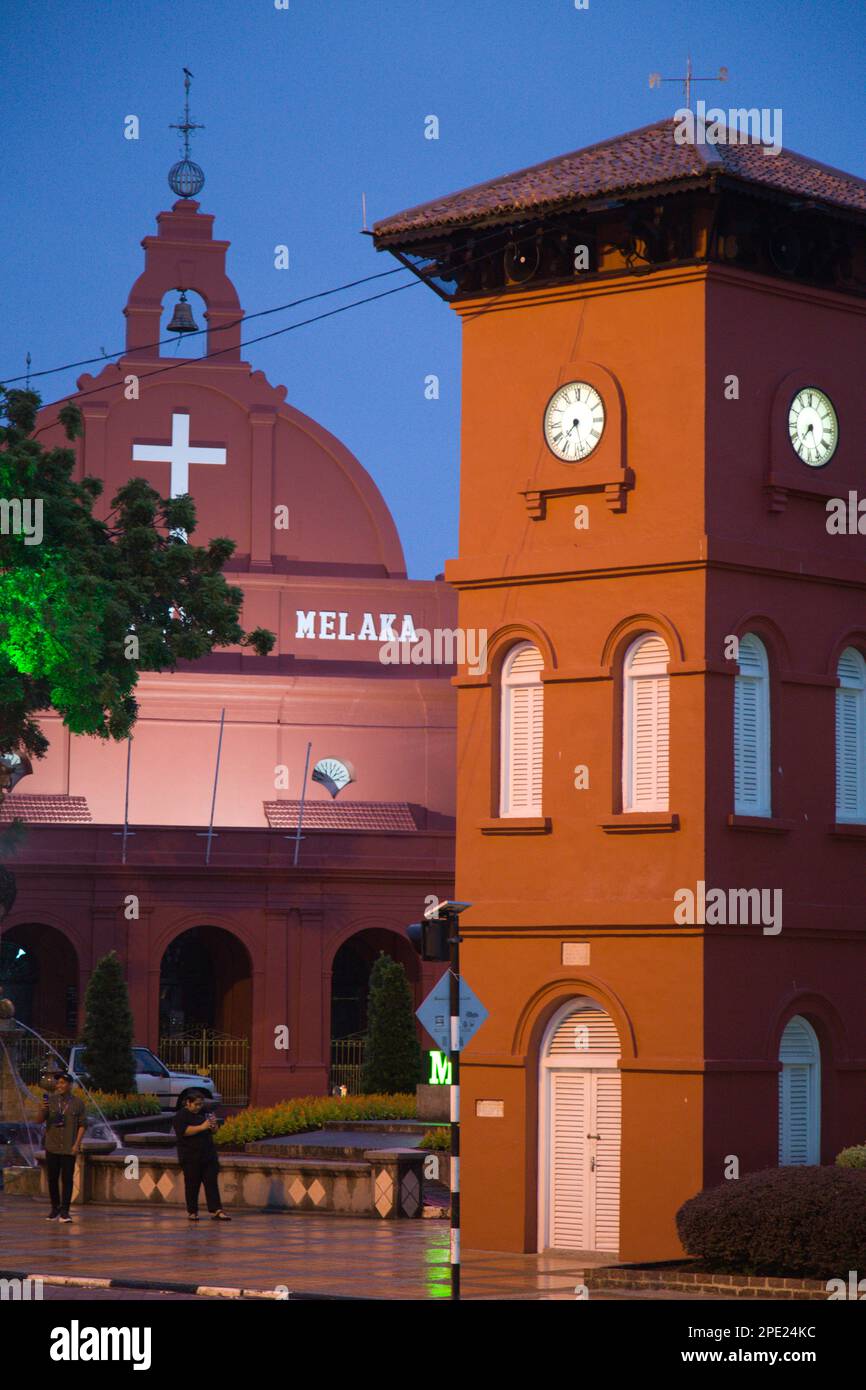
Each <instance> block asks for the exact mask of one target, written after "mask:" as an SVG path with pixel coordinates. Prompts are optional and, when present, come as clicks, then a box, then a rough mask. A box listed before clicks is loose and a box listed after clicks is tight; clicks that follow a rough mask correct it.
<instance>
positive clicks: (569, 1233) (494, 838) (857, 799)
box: [374, 121, 866, 1260]
mask: <svg viewBox="0 0 866 1390" xmlns="http://www.w3.org/2000/svg"><path fill="white" fill-rule="evenodd" d="M676 129H677V128H676V126H675V123H674V122H673V121H663V122H660V123H658V124H655V125H652V126H649V127H646V128H645V129H642V130H638V131H634V132H632V133H630V134H627V135H624V136H621V137H619V138H617V139H612V140H608V141H605V142H603V143H601V144H599V145H595V146H591V147H589V148H587V149H582V150H577V151H576V152H574V153H572V154H568V155H565V156H562V157H560V158H556V159H552V160H550V161H548V162H547V163H544V164H541V165H538V166H535V167H534V168H530V169H524V170H521V171H518V172H517V173H513V174H509V175H506V176H504V177H500V178H497V179H494V180H493V181H491V182H490V183H485V184H480V185H477V186H475V187H473V188H470V189H466V190H463V191H462V192H458V193H456V194H453V195H451V196H449V197H442V198H438V199H437V200H436V201H435V202H432V203H429V204H426V205H423V206H420V207H416V208H412V209H410V210H408V211H406V212H403V213H399V214H397V215H395V216H393V217H390V218H388V219H386V220H385V221H383V222H380V223H379V224H378V225H377V226H376V228H375V229H374V235H375V240H376V245H377V246H378V247H379V248H380V249H387V250H390V251H392V252H393V253H394V254H395V255H396V256H398V258H400V259H401V260H402V261H403V262H404V263H405V264H407V265H410V266H411V267H412V268H413V269H414V270H415V271H416V273H417V274H418V275H419V276H421V277H422V278H423V279H425V280H426V281H427V282H428V283H429V284H430V286H431V287H432V288H433V289H435V290H437V292H438V293H440V294H441V295H442V296H443V297H445V298H446V299H448V300H450V302H451V304H452V306H453V308H454V310H455V312H456V313H458V314H459V316H460V318H461V320H462V324H463V363H464V366H463V371H464V377H463V436H462V463H461V498H460V539H459V555H458V557H457V558H456V559H455V560H453V561H452V562H451V563H450V565H449V567H448V569H447V571H446V577H447V578H448V579H449V581H450V582H451V584H452V585H453V586H454V587H455V588H456V589H457V590H458V591H459V603H460V608H459V621H460V626H461V628H462V629H463V630H464V631H465V632H469V631H471V630H473V629H478V630H482V629H486V631H487V634H488V636H487V661H486V665H485V668H484V669H483V671H480V672H478V671H474V672H473V671H470V670H468V669H464V670H462V671H461V672H460V673H459V675H458V677H457V679H456V683H457V685H458V691H459V693H458V769H459V772H458V798H457V800H458V831H457V881H456V896H457V897H458V898H460V899H462V900H465V901H467V902H469V903H471V904H472V908H471V910H467V911H466V912H465V913H464V915H463V917H462V918H461V934H462V940H463V952H462V965H463V969H464V970H465V975H466V978H467V981H468V983H469V984H470V985H471V986H472V988H473V989H474V990H475V991H476V993H477V994H478V995H479V997H480V998H481V999H482V1001H483V1002H484V1004H485V1005H486V1007H487V1008H488V1010H489V1014H490V1016H489V1019H488V1021H487V1023H486V1024H485V1026H484V1028H483V1030H481V1031H480V1032H479V1034H478V1035H477V1037H476V1038H475V1039H473V1041H472V1043H471V1044H470V1046H469V1047H468V1049H467V1051H466V1053H465V1055H464V1057H463V1059H462V1066H461V1081H462V1087H461V1090H462V1095H461V1116H462V1119H463V1122H464V1124H463V1128H464V1135H463V1140H462V1162H461V1170H462V1171H461V1188H462V1214H463V1223H464V1240H465V1243H466V1244H467V1245H468V1246H471V1247H480V1248H487V1249H493V1248H496V1249H505V1250H515V1251H526V1250H536V1249H547V1248H552V1249H557V1248H560V1249H569V1250H587V1251H594V1252H600V1253H601V1255H603V1256H609V1257H613V1256H614V1255H615V1254H616V1252H619V1255H620V1258H621V1259H625V1260H645V1259H666V1258H671V1257H674V1256H676V1255H677V1254H679V1253H680V1245H679V1242H678V1238H677V1230H676V1222H675V1215H676V1212H677V1209H678V1208H679V1207H680V1205H681V1204H682V1203H683V1202H684V1201H686V1200H687V1199H688V1198H689V1197H691V1196H693V1195H694V1194H695V1193H696V1192H698V1191H699V1190H701V1189H702V1188H706V1187H712V1186H715V1185H718V1184H721V1183H724V1182H727V1181H733V1180H735V1179H736V1178H737V1177H738V1176H742V1175H745V1174H746V1173H749V1172H752V1171H754V1170H756V1169H760V1168H766V1167H773V1166H776V1165H778V1164H787V1163H832V1162H833V1160H834V1157H835V1155H836V1154H837V1152H838V1151H839V1150H840V1149H841V1148H842V1147H843V1146H845V1145H846V1144H851V1143H854V1142H859V1141H861V1140H862V1138H863V1132H862V1131H863V1118H862V1116H863V1107H862V1097H863V1093H864V1082H866V1015H864V1011H863V1008H862V997H863V985H864V976H866V901H864V898H866V895H864V887H863V884H864V853H866V566H864V560H866V517H864V518H863V519H862V530H861V529H858V518H859V517H860V512H859V511H858V507H859V495H860V493H861V492H862V493H863V495H864V498H866V489H864V484H863V471H862V461H863V449H864V443H866V396H864V392H863V389H862V362H863V360H864V348H866V182H864V181H863V180H862V179H859V178H856V177H854V176H853V175H850V174H846V173H844V172H841V171H839V170H836V169H832V168H829V167H827V166H826V165H823V164H820V163H818V162H817V161H814V160H811V159H808V158H806V157H804V156H801V155H798V154H795V153H793V152H791V151H788V150H785V149H775V150H773V149H771V148H768V147H766V146H762V145H761V144H760V143H757V142H753V141H748V140H746V139H745V138H743V137H740V139H738V138H737V132H736V131H735V130H732V129H731V130H728V131H725V130H724V129H722V130H721V131H718V130H716V132H715V134H716V140H715V143H713V144H710V143H709V142H708V141H705V142H704V143H691V144H689V143H679V142H678V140H677V138H676ZM698 133H699V134H700V133H701V132H700V128H699V130H698ZM707 134H708V132H707ZM863 511H864V512H866V506H864V508H863ZM489 1102H496V1103H495V1104H490V1103H489Z"/></svg>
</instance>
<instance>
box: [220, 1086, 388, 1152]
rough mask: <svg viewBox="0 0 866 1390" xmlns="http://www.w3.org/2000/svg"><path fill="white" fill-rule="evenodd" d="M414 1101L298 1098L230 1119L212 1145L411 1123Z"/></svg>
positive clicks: (350, 1097)
mask: <svg viewBox="0 0 866 1390" xmlns="http://www.w3.org/2000/svg"><path fill="white" fill-rule="evenodd" d="M414 1118H415V1097H414V1096H410V1095H396V1096H342V1097H341V1096H299V1097H298V1098H297V1099H295V1100H282V1101H280V1102H279V1104H277V1105H271V1106H268V1107H267V1108H265V1107H255V1108H252V1107H251V1108H249V1109H247V1110H241V1111H240V1112H239V1113H238V1114H237V1115H231V1116H230V1117H229V1118H228V1119H227V1120H226V1121H225V1123H224V1124H222V1125H221V1126H220V1128H219V1129H218V1130H217V1132H216V1134H215V1135H214V1143H215V1144H217V1145H221V1146H223V1147H231V1148H233V1149H238V1148H243V1146H244V1145H245V1144H251V1143H253V1142H254V1141H255V1140H256V1139H270V1138H273V1137H274V1136H276V1135H280V1134H301V1133H302V1132H303V1131H304V1130H310V1129H321V1128H322V1126H323V1125H326V1124H333V1123H337V1124H339V1123H340V1121H341V1120H414Z"/></svg>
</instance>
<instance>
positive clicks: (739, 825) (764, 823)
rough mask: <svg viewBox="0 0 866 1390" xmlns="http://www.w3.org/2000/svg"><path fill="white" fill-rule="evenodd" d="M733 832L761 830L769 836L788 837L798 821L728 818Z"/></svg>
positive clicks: (758, 817)
mask: <svg viewBox="0 0 866 1390" xmlns="http://www.w3.org/2000/svg"><path fill="white" fill-rule="evenodd" d="M728 825H729V826H730V828H731V830H761V831H763V832H764V834H767V835H787V833H788V831H789V830H793V829H794V827H795V825H796V821H792V820H780V819H779V817H778V816H734V815H731V816H728Z"/></svg>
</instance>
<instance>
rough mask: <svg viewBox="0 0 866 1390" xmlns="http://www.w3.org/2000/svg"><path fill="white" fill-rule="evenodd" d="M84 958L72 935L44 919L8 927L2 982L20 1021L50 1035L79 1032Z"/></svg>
mask: <svg viewBox="0 0 866 1390" xmlns="http://www.w3.org/2000/svg"><path fill="white" fill-rule="evenodd" d="M79 978H80V960H79V952H78V949H77V948H76V945H75V942H74V941H73V939H72V937H71V935H70V934H69V933H68V932H67V931H65V930H64V929H63V928H62V927H60V926H58V925H55V924H54V923H50V922H47V921H45V920H37V921H18V922H16V923H14V924H13V925H12V926H4V931H3V935H2V938H0V984H2V985H3V988H4V990H5V992H6V994H7V996H8V997H9V998H10V999H11V1000H12V1002H13V1004H14V1005H15V1013H16V1017H17V1018H18V1020H19V1022H20V1023H24V1024H26V1025H27V1027H28V1028H33V1029H34V1030H35V1031H36V1032H38V1033H41V1034H43V1036H45V1037H47V1038H49V1039H50V1038H52V1037H58V1038H74V1037H75V1036H76V1035H77V1032H78V1024H79V1013H80V1004H81V1001H80V999H79Z"/></svg>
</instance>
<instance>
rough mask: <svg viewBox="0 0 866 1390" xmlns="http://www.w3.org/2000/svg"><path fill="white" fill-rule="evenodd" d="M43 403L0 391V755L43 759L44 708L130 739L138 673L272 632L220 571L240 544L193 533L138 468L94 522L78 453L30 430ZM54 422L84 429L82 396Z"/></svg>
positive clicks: (262, 641) (188, 514)
mask: <svg viewBox="0 0 866 1390" xmlns="http://www.w3.org/2000/svg"><path fill="white" fill-rule="evenodd" d="M39 405H40V398H39V396H38V395H37V394H36V393H35V392H33V391H16V390H8V391H7V390H5V389H4V388H3V387H0V417H2V418H3V419H5V421H6V423H5V425H0V505H2V506H3V508H4V516H3V522H4V524H3V525H2V527H0V754H3V753H8V752H15V751H17V752H20V753H26V754H29V755H30V756H31V757H34V756H35V757H37V758H38V757H42V756H43V755H44V753H45V751H46V749H47V747H48V743H47V740H46V738H45V735H44V734H43V733H42V731H41V729H40V728H39V725H38V722H37V719H38V715H39V714H40V713H42V712H43V711H46V710H49V709H53V710H56V711H57V713H58V714H60V715H61V717H62V719H63V722H64V723H65V724H66V725H67V726H68V728H69V729H71V730H72V732H73V733H77V734H95V735H97V736H98V737H100V738H106V739H108V738H112V739H124V738H126V737H127V736H128V734H129V732H130V730H131V729H132V726H133V724H134V723H135V718H136V714H137V703H136V700H135V694H134V691H135V687H136V684H137V681H138V677H139V673H140V672H141V671H164V670H171V669H172V668H174V667H175V666H176V664H177V662H178V661H179V660H188V661H194V660H196V659H197V658H198V657H202V656H204V655H206V654H207V653H208V652H210V651H212V650H213V649H214V648H215V647H224V646H229V645H235V644H238V645H240V646H243V647H251V648H252V649H253V650H254V651H255V652H256V653H257V654H259V655H265V654H266V653H267V652H269V651H270V650H271V648H272V646H273V644H274V640H275V639H274V635H273V633H270V632H267V631H265V630H264V629H262V628H257V629H256V630H255V631H254V632H250V633H245V632H244V630H243V628H242V627H241V626H240V623H239V621H238V617H239V613H240V608H241V604H242V602H243V593H242V591H241V590H240V589H238V588H234V587H232V586H231V585H229V584H228V583H227V582H226V579H225V577H224V575H223V574H222V572H221V571H222V567H223V566H224V565H225V563H226V561H227V560H228V559H229V557H230V556H231V554H232V553H233V551H234V549H235V543H234V541H232V540H229V539H227V538H224V537H219V538H216V539H214V540H212V541H211V542H210V543H209V544H208V545H206V546H197V545H193V544H190V543H188V541H187V540H185V539H184V538H183V536H184V534H185V535H186V536H187V537H188V536H190V535H191V534H192V532H193V531H194V530H195V524H196V518H195V508H194V505H193V503H192V500H191V499H190V498H189V497H188V496H184V497H173V498H164V497H160V495H159V494H158V493H157V492H155V491H154V489H153V488H152V487H151V486H150V484H149V483H147V482H146V481H145V480H144V479H142V478H133V479H131V480H130V481H129V482H128V483H126V484H125V485H124V486H123V487H122V488H121V489H120V490H119V491H118V493H117V494H116V496H115V497H114V498H113V499H112V502H111V508H112V510H111V512H110V514H109V516H108V517H107V518H106V519H105V520H104V521H103V520H99V519H97V518H96V517H95V516H94V515H93V506H94V503H95V502H96V500H97V498H98V497H99V496H100V494H101V492H102V483H101V482H100V481H99V479H97V478H92V477H85V478H82V479H81V481H76V480H75V479H74V478H73V471H74V468H75V455H74V453H73V451H72V450H71V449H68V448H52V449H46V448H45V447H44V446H43V445H42V444H41V443H40V441H39V440H38V438H36V437H35V436H34V433H33V431H34V428H35V424H36V414H37V411H38V409H39ZM59 418H60V421H61V423H62V424H63V426H64V429H65V431H66V435H67V438H68V439H69V440H70V441H72V440H73V439H75V438H76V437H77V436H78V435H80V434H81V432H82V423H81V413H80V411H79V410H78V407H77V406H75V405H73V404H71V403H69V402H67V403H66V404H65V405H64V406H63V407H62V408H61V410H60V412H59ZM25 504H26V506H27V507H28V508H29V509H30V510H29V516H30V519H31V523H32V522H33V519H34V518H35V517H36V516H37V514H38V515H39V526H38V531H37V530H35V528H34V526H33V525H32V524H31V533H30V534H29V535H28V534H25V531H24V529H23V528H22V527H21V526H20V525H19V526H18V528H17V529H16V527H15V526H14V525H13V524H11V523H12V522H14V521H15V520H16V519H17V518H16V515H15V510H14V509H15V508H16V505H17V508H18V514H19V515H21V514H22V509H23V508H24V507H25ZM37 509H38V511H37ZM23 515H25V516H26V515H28V512H27V511H24V512H23ZM34 535H38V541H36V540H34Z"/></svg>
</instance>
